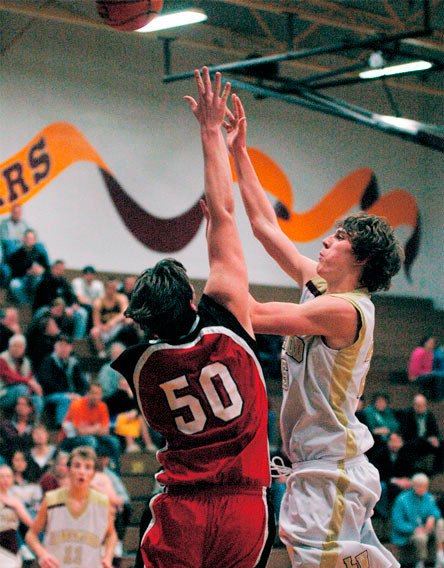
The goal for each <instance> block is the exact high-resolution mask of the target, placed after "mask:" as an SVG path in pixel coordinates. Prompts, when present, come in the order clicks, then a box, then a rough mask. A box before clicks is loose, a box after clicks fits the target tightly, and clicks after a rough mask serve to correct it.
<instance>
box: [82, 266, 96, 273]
mask: <svg viewBox="0 0 444 568" xmlns="http://www.w3.org/2000/svg"><path fill="white" fill-rule="evenodd" d="M82 273H83V274H97V272H96V269H95V268H94V266H91V265H88V266H85V268H84V269H83V270H82Z"/></svg>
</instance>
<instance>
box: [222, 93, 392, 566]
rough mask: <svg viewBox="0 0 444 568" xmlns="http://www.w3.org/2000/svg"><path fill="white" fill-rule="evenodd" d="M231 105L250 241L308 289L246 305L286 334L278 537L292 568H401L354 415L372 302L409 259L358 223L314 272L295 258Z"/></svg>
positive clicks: (374, 229)
mask: <svg viewBox="0 0 444 568" xmlns="http://www.w3.org/2000/svg"><path fill="white" fill-rule="evenodd" d="M233 105H234V111H235V112H234V114H231V113H229V115H228V117H229V120H228V122H227V123H226V124H225V127H226V129H227V131H228V135H227V143H228V145H229V149H230V151H231V153H232V155H233V159H234V164H235V167H236V171H237V175H238V179H239V186H240V189H241V194H242V198H243V201H244V204H245V208H246V211H247V214H248V217H249V219H250V222H251V226H252V228H253V231H254V234H255V236H256V237H257V238H258V240H259V241H260V242H261V243H262V244H263V245H264V247H265V249H266V250H267V252H268V253H269V254H270V255H271V256H272V257H273V258H274V259H275V260H276V261H277V262H278V263H279V265H280V266H281V267H282V268H283V269H284V270H285V271H286V272H287V273H288V274H289V275H290V276H291V277H292V278H293V279H294V280H295V281H296V282H297V283H298V284H299V285H300V286H301V288H302V297H301V303H300V304H299V305H294V304H287V303H279V302H271V303H267V304H259V303H257V302H255V301H254V300H253V299H251V314H252V322H253V327H254V330H255V332H258V333H269V334H276V335H287V336H288V337H287V338H286V339H285V341H284V345H283V354H282V382H283V404H282V410H281V433H282V439H283V445H284V449H285V451H286V453H287V455H288V457H289V458H290V460H291V462H292V463H293V467H292V469H290V470H289V472H288V473H289V478H288V482H287V491H286V494H285V496H284V499H283V502H282V508H281V512H280V537H281V539H282V541H283V542H284V543H285V544H286V545H287V547H288V549H289V553H290V556H291V558H292V563H293V566H294V567H308V566H310V567H313V568H314V567H317V566H319V567H321V568H334V567H336V568H339V567H341V568H352V567H359V568H368V567H374V568H388V567H397V566H399V564H398V562H397V561H396V560H395V559H394V557H393V556H392V555H391V554H390V553H389V552H388V551H387V550H386V549H385V548H384V547H383V546H382V545H381V543H380V542H379V540H378V539H377V537H376V535H375V533H374V531H373V528H372V525H371V521H370V517H371V515H372V513H373V507H374V505H375V503H376V502H377V500H378V499H379V496H380V483H379V475H378V472H377V470H376V469H375V468H374V467H373V466H372V465H371V464H370V463H369V462H368V460H367V458H366V457H365V455H364V452H366V451H367V450H368V449H369V448H370V447H371V446H372V445H373V439H372V437H371V435H370V433H369V431H368V429H367V428H366V427H365V426H364V425H362V424H361V423H359V421H358V420H357V418H356V416H355V411H356V407H357V403H358V398H359V396H360V395H361V393H362V390H363V388H364V382H365V378H366V375H367V372H368V369H369V365H370V359H371V356H372V350H373V327H374V306H373V304H372V302H371V299H370V295H369V292H373V291H376V290H385V289H388V288H389V286H390V281H391V278H392V277H393V276H394V275H395V274H396V273H397V272H398V270H399V268H400V266H401V261H402V257H403V253H402V250H401V248H400V246H399V244H398V242H397V240H396V238H395V236H394V234H393V231H392V229H391V228H390V226H389V225H388V224H387V223H386V221H385V220H384V219H382V218H380V217H377V216H374V215H366V214H357V215H351V216H350V217H348V218H346V219H345V220H344V221H342V222H341V223H340V224H339V225H338V227H337V229H336V231H335V232H334V233H333V234H332V235H330V236H328V237H327V238H325V239H324V241H323V248H322V250H321V252H320V255H319V260H318V262H316V261H313V260H311V259H309V258H307V257H305V256H303V255H302V254H300V253H299V252H298V250H297V249H296V248H295V247H294V244H293V243H292V241H291V240H290V239H289V238H288V237H287V236H286V235H285V234H284V232H283V231H282V230H281V228H280V227H279V224H278V220H277V217H276V214H275V212H274V210H273V208H272V206H271V204H270V202H269V201H268V199H267V197H266V195H265V192H264V191H263V189H262V187H261V185H260V182H259V180H258V178H257V176H256V173H255V171H254V168H253V166H252V163H251V161H250V159H249V157H248V153H247V149H246V119H245V113H244V109H243V107H242V104H241V102H240V100H239V98H238V97H236V96H235V95H233Z"/></svg>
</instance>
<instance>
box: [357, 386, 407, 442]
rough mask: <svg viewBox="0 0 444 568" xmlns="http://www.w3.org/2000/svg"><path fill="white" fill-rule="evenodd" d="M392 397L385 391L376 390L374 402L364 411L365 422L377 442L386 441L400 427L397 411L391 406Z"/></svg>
mask: <svg viewBox="0 0 444 568" xmlns="http://www.w3.org/2000/svg"><path fill="white" fill-rule="evenodd" d="M389 404H390V397H389V395H388V394H387V393H385V392H376V393H375V394H374V395H373V397H372V403H371V404H369V405H368V406H367V408H366V409H365V410H364V411H363V414H364V416H365V424H366V425H367V427H368V429H369V430H370V432H371V433H372V435H373V437H374V439H375V443H376V444H379V443H381V442H382V443H384V444H385V442H386V441H387V439H388V437H389V436H390V434H391V433H392V432H395V431H396V430H398V429H399V423H398V421H397V419H396V416H395V413H394V411H393V409H392V408H390V406H389Z"/></svg>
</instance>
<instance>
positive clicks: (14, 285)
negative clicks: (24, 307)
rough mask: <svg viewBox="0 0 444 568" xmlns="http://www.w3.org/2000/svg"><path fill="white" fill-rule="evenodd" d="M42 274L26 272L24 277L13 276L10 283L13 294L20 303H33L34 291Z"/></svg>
mask: <svg viewBox="0 0 444 568" xmlns="http://www.w3.org/2000/svg"><path fill="white" fill-rule="evenodd" d="M41 279H42V276H30V275H29V274H26V275H25V276H23V277H22V278H13V279H12V280H11V282H10V284H9V289H10V291H11V294H12V295H13V296H14V298H15V299H16V300H17V302H18V303H19V304H32V301H33V299H34V292H35V289H36V288H37V286H38V283H39V282H40V280H41Z"/></svg>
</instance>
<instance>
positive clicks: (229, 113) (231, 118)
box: [225, 107, 236, 124]
mask: <svg viewBox="0 0 444 568" xmlns="http://www.w3.org/2000/svg"><path fill="white" fill-rule="evenodd" d="M225 114H226V115H227V116H228V120H229V121H230V123H231V124H232V123H234V122H236V117H235V116H234V114H233V113H232V112H231V110H230V109H229V108H228V107H227V111H226V113H225Z"/></svg>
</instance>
